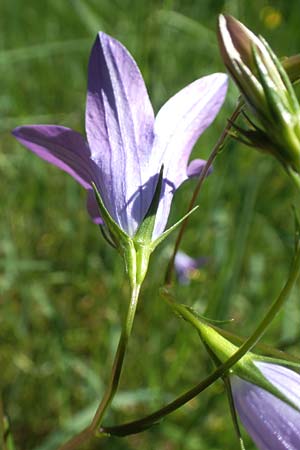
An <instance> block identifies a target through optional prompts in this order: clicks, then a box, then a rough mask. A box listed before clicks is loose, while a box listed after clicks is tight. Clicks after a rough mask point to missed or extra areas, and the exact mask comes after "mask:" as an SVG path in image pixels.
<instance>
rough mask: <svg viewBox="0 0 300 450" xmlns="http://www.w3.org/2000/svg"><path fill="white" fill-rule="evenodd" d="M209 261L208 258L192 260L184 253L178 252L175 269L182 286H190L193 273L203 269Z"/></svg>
mask: <svg viewBox="0 0 300 450" xmlns="http://www.w3.org/2000/svg"><path fill="white" fill-rule="evenodd" d="M206 261H207V258H201V257H200V258H191V257H190V256H189V255H187V254H186V253H184V252H181V251H178V252H177V253H176V257H175V261H174V268H175V271H176V274H177V277H178V281H179V283H180V284H189V283H190V281H191V275H192V274H193V272H194V271H195V270H197V269H199V268H200V267H202V266H203V265H204V264H205V263H206Z"/></svg>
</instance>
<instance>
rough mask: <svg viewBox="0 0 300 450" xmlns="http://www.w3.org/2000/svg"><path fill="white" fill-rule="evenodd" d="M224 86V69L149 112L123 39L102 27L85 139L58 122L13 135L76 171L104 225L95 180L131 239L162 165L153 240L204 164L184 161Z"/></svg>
mask: <svg viewBox="0 0 300 450" xmlns="http://www.w3.org/2000/svg"><path fill="white" fill-rule="evenodd" d="M226 89H227V76H226V75H225V74H222V73H216V74H213V75H209V76H205V77H203V78H201V79H199V80H196V81H194V82H193V83H191V84H190V85H188V86H187V87H185V88H184V89H182V90H181V91H180V92H178V93H177V94H176V95H175V96H174V97H172V98H171V99H170V100H169V101H168V102H167V103H166V104H165V105H164V106H163V107H162V108H161V109H160V111H159V112H158V114H157V116H156V118H154V113H153V109H152V106H151V103H150V100H149V97H148V93H147V90H146V87H145V84H144V81H143V78H142V76H141V73H140V71H139V69H138V67H137V65H136V63H135V61H134V59H133V58H132V56H131V55H130V54H129V52H128V51H127V50H126V48H125V47H123V45H122V44H121V43H120V42H118V41H117V40H115V39H113V38H112V37H110V36H108V35H107V34H105V33H102V32H100V33H99V34H98V35H97V38H96V41H95V44H94V46H93V48H92V51H91V55H90V60H89V68H88V92H87V103H86V135H87V140H86V139H85V138H84V137H83V136H82V135H80V134H79V133H77V132H76V131H73V130H71V129H69V128H65V127H62V126H58V125H31V126H22V127H19V128H16V129H15V130H14V131H13V135H14V136H15V137H16V138H17V139H18V140H19V141H20V142H21V143H22V144H23V145H24V146H25V147H27V148H28V149H29V150H31V151H32V152H34V153H36V154H37V155H38V156H39V157H40V158H42V159H44V160H46V161H48V162H49V163H51V164H54V165H56V166H57V167H59V168H60V169H62V170H64V171H65V172H67V173H69V174H70V175H71V176H72V177H73V178H75V180H76V181H78V182H79V183H80V184H81V185H82V186H83V187H84V188H85V189H86V190H87V191H88V200H87V206H88V211H89V213H90V215H91V216H92V218H93V220H94V222H96V223H98V224H103V219H102V218H101V217H100V213H99V208H98V205H97V202H96V198H95V194H94V192H93V188H92V183H94V185H95V186H96V188H97V190H98V192H99V194H100V197H101V200H102V202H103V205H104V206H105V208H106V210H107V212H108V213H109V215H110V216H111V218H112V219H113V221H114V222H115V223H116V224H117V226H118V227H119V228H120V229H121V230H123V232H125V233H126V235H127V236H129V237H130V238H133V237H134V235H135V233H136V232H137V230H138V228H139V226H140V225H141V223H142V222H143V220H144V218H145V216H146V214H147V212H148V210H149V207H150V205H151V202H152V200H153V197H154V193H155V190H156V186H157V182H158V178H159V173H160V169H161V167H162V166H163V179H162V185H161V191H160V201H159V204H158V209H157V211H156V218H155V223H154V226H153V230H152V238H153V240H154V239H156V238H157V237H159V236H160V235H161V234H162V232H163V231H164V229H165V226H166V223H167V220H168V216H169V211H170V207H171V201H172V197H173V195H174V192H175V190H176V189H177V188H178V187H179V186H180V185H181V184H182V183H183V182H184V181H185V180H187V179H188V178H189V177H191V176H195V175H198V174H199V173H200V171H201V169H202V168H203V165H204V163H205V161H203V160H194V161H192V163H191V164H188V160H189V156H190V153H191V151H192V148H193V146H194V144H195V142H196V141H197V139H198V138H199V136H200V135H201V134H202V133H203V131H204V130H205V129H206V128H207V127H208V126H209V125H210V124H211V123H212V121H213V120H214V118H215V116H216V114H217V113H218V111H219V109H220V107H221V105H222V103H223V101H224V97H225V94H226ZM106 225H107V224H106Z"/></svg>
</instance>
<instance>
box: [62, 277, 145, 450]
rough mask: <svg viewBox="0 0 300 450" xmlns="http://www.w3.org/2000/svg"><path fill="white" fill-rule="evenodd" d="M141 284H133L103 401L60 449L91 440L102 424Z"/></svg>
mask: <svg viewBox="0 0 300 450" xmlns="http://www.w3.org/2000/svg"><path fill="white" fill-rule="evenodd" d="M140 288H141V286H140V285H136V286H133V288H132V292H131V299H130V303H129V307H128V311H127V315H126V318H125V321H124V325H123V328H122V332H121V336H120V340H119V344H118V348H117V351H116V355H115V359H114V362H113V367H112V371H111V375H110V380H109V384H108V386H107V389H106V391H105V393H104V396H103V398H102V400H101V403H100V404H99V406H98V409H97V411H96V413H95V416H94V418H93V420H92V422H91V424H90V425H89V426H88V427H87V428H85V429H84V430H83V431H81V432H80V433H79V434H77V435H76V436H74V437H73V438H71V439H70V440H69V441H68V442H66V443H65V444H64V445H62V447H60V449H59V450H73V449H75V448H76V447H77V446H78V445H80V444H82V443H84V442H86V441H87V440H89V439H90V438H91V437H92V436H93V435H97V434H98V433H97V429H98V428H99V427H100V426H101V423H102V419H103V417H104V414H105V412H106V410H107V408H108V407H109V406H110V404H111V402H112V401H113V398H114V396H115V394H116V392H117V390H118V387H119V382H120V377H121V372H122V367H123V362H124V358H125V353H126V349H127V344H128V340H129V337H130V334H131V330H132V326H133V321H134V317H135V312H136V307H137V304H138V299H139V293H140Z"/></svg>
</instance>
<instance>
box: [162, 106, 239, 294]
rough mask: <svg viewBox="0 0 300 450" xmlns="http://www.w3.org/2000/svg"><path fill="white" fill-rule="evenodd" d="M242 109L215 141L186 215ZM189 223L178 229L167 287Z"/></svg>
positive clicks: (236, 109) (168, 270)
mask: <svg viewBox="0 0 300 450" xmlns="http://www.w3.org/2000/svg"><path fill="white" fill-rule="evenodd" d="M241 109H242V103H241V102H239V103H238V105H237V107H236V108H235V110H234V111H233V113H232V115H231V116H230V118H229V120H228V122H227V125H226V126H225V128H224V130H223V131H222V133H221V135H220V137H219V139H218V140H217V142H216V144H215V146H214V148H213V149H212V151H211V154H210V155H209V158H208V160H207V161H206V164H205V166H204V168H203V170H202V171H201V174H200V176H199V180H198V183H197V185H196V188H195V190H194V193H193V195H192V198H191V201H190V203H189V206H188V209H187V214H188V213H189V212H190V211H191V210H192V209H193V207H194V206H195V203H196V200H197V197H198V195H199V192H200V190H201V187H202V185H203V181H204V180H205V177H206V175H207V172H208V171H209V168H210V167H211V165H212V163H213V162H214V160H215V158H216V157H217V155H218V153H219V151H220V148H221V147H222V146H223V144H224V142H225V139H226V137H227V135H228V132H229V130H230V129H231V127H232V124H233V123H234V122H235V120H236V119H237V118H238V116H239V114H240V112H241ZM188 221H189V216H188V217H187V218H186V219H185V220H184V221H183V222H182V225H181V227H180V230H179V233H178V236H177V239H176V242H175V245H174V250H173V253H172V256H171V258H170V261H169V264H168V267H167V271H166V276H165V284H166V285H167V286H168V285H170V284H171V281H172V275H173V268H174V261H175V257H176V253H177V252H178V249H179V246H180V243H181V241H182V238H183V234H184V232H185V230H186V227H187V224H188Z"/></svg>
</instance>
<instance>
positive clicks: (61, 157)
mask: <svg viewBox="0 0 300 450" xmlns="http://www.w3.org/2000/svg"><path fill="white" fill-rule="evenodd" d="M12 134H13V135H14V136H15V137H16V138H17V139H18V141H19V142H21V144H23V145H24V146H25V147H27V148H28V149H29V150H31V151H32V152H34V153H36V154H37V155H38V156H39V157H40V158H42V159H44V160H45V161H48V162H49V163H51V164H54V165H55V166H57V167H59V168H60V169H62V170H64V171H65V172H67V173H69V174H70V175H72V177H73V178H75V180H76V181H78V182H79V183H80V184H81V185H82V186H83V187H84V188H86V189H90V188H91V181H94V182H96V181H97V167H96V165H95V163H94V162H93V161H92V160H91V159H90V149H89V147H88V145H87V143H86V141H85V139H84V138H83V136H81V134H79V133H77V132H76V131H73V130H70V129H69V128H65V127H60V126H56V125H31V126H23V127H18V128H15V129H14V130H13V132H12Z"/></svg>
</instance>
